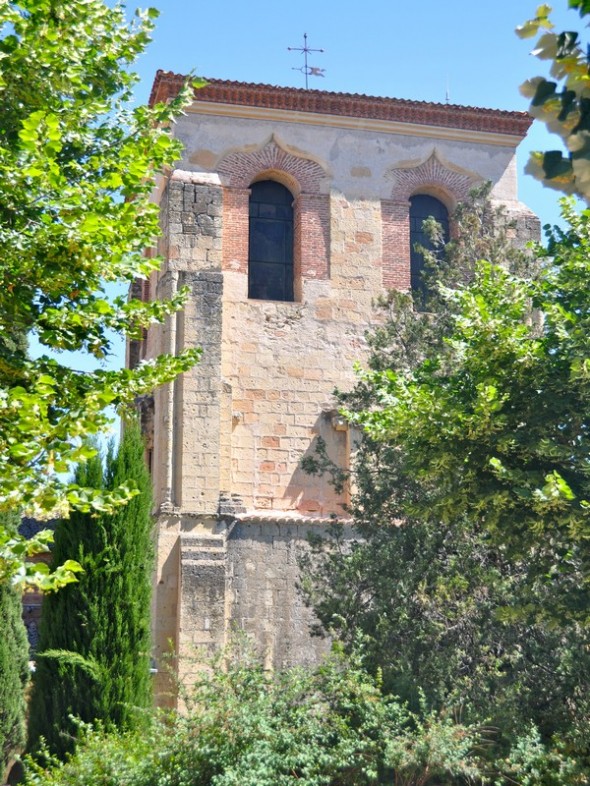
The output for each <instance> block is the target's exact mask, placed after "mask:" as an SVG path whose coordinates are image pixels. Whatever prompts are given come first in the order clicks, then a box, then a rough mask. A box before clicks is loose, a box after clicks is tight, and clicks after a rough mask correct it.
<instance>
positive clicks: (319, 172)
mask: <svg viewBox="0 0 590 786" xmlns="http://www.w3.org/2000/svg"><path fill="white" fill-rule="evenodd" d="M217 172H218V173H219V176H220V178H221V180H222V183H223V185H224V188H223V227H224V229H223V243H222V247H223V267H224V269H226V270H234V271H237V272H240V273H244V274H247V272H248V232H249V218H248V203H249V197H250V187H251V185H252V184H253V183H256V182H259V181H261V180H276V181H277V182H279V183H281V184H282V185H284V186H285V187H286V188H288V189H289V191H290V192H291V193H292V194H293V196H294V201H293V217H294V242H293V257H294V259H293V263H294V299H295V300H296V301H300V300H302V298H303V296H304V282H305V281H306V280H311V279H325V278H328V277H329V254H330V195H329V194H324V193H321V192H320V187H321V184H322V181H325V180H326V178H327V173H326V172H325V170H324V169H323V168H322V167H321V166H320V165H319V164H318V163H317V162H315V161H312V160H311V159H309V158H299V157H297V156H295V155H293V154H292V153H289V152H288V151H286V150H283V148H282V147H280V146H279V145H278V144H277V142H276V140H275V138H274V136H273V137H272V138H271V139H270V140H269V141H268V142H267V143H266V144H265V145H263V146H262V147H261V148H259V149H258V150H255V151H253V152H235V153H229V154H228V155H227V156H225V157H224V158H222V159H221V161H220V162H219V164H218V165H217Z"/></svg>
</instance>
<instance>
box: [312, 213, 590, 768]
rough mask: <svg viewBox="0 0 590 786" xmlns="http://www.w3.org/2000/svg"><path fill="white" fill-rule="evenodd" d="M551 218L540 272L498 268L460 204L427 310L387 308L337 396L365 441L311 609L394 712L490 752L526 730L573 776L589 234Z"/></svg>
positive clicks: (584, 677) (583, 663)
mask: <svg viewBox="0 0 590 786" xmlns="http://www.w3.org/2000/svg"><path fill="white" fill-rule="evenodd" d="M566 212H567V215H568V217H569V219H570V221H571V230H570V231H569V232H568V233H559V232H557V233H556V234H554V235H553V236H552V239H551V243H550V247H549V249H548V250H547V251H546V252H542V251H541V250H540V249H536V251H537V252H538V253H540V254H544V255H545V262H544V264H541V266H540V267H538V266H537V265H531V264H527V262H526V259H522V258H520V259H519V258H518V257H517V258H513V260H512V263H511V264H510V265H509V266H506V265H505V261H506V259H507V258H510V257H514V253H515V252H514V251H511V250H510V248H509V247H508V246H507V245H506V238H505V233H503V232H500V234H499V235H498V233H497V229H496V230H494V229H493V225H494V223H495V225H496V228H497V227H498V221H495V222H494V221H492V222H490V221H488V219H486V212H485V210H482V208H481V207H480V206H478V204H477V200H476V204H475V205H474V206H472V207H469V206H467V207H464V208H463V209H462V211H461V213H460V214H459V216H458V221H457V235H458V236H457V238H456V239H455V240H454V241H453V242H452V243H451V244H449V247H448V249H447V254H446V258H445V259H444V260H443V261H442V264H441V265H439V271H438V272H437V260H436V257H435V256H434V255H430V257H429V262H430V267H431V271H432V275H433V277H434V278H435V279H436V278H438V279H439V284H438V286H434V285H432V286H431V291H432V292H433V297H432V299H431V303H430V307H429V308H431V309H432V311H431V312H430V313H429V314H428V315H424V314H417V313H415V312H414V310H413V309H412V304H411V301H410V299H409V297H408V296H407V295H404V294H401V293H392V295H391V298H390V301H389V302H388V304H387V305H388V307H389V308H390V311H389V316H388V319H387V320H386V322H385V324H384V325H383V327H382V328H380V329H379V330H378V331H377V332H376V334H375V335H374V336H373V339H372V341H373V347H372V348H373V352H372V356H371V359H370V366H371V368H370V370H369V371H368V372H366V373H364V374H363V375H362V376H361V379H360V382H359V384H358V386H357V388H356V389H355V390H354V391H353V392H352V393H350V394H348V395H344V396H342V401H343V404H344V405H345V407H347V411H348V415H349V417H350V419H351V420H352V421H353V422H356V423H358V424H359V425H361V426H362V427H363V429H364V434H363V437H362V440H361V443H360V446H359V450H358V453H357V461H356V470H357V473H356V480H357V494H356V496H355V498H354V499H353V503H352V506H351V514H352V516H353V521H354V523H355V525H356V527H357V529H358V531H359V534H360V535H361V536H362V540H359V542H358V543H356V544H354V545H353V547H352V549H350V550H349V551H348V552H347V551H346V549H345V544H344V542H343V541H340V540H339V539H337V540H336V542H334V541H332V542H330V543H328V544H322V543H320V544H318V551H319V552H320V553H323V557H322V558H321V559H322V560H323V562H322V563H321V567H320V568H319V569H318V568H316V569H315V575H313V570H312V571H311V572H312V575H313V580H312V582H311V589H310V592H311V594H312V601H313V602H314V605H315V607H316V609H317V611H318V613H319V616H320V618H321V620H322V621H323V622H324V624H325V625H326V626H328V627H331V628H333V629H334V628H336V630H337V632H338V633H339V634H340V635H341V636H342V637H343V638H344V640H345V641H347V642H348V643H349V644H352V642H353V640H354V638H355V635H356V631H358V629H360V630H362V631H364V632H365V633H366V634H367V635H368V636H369V644H368V652H369V656H370V662H371V663H372V667H373V668H380V669H382V670H383V673H384V680H385V684H386V687H387V688H388V689H389V690H391V691H393V692H394V693H395V694H396V695H399V696H401V697H402V698H406V699H407V700H409V701H410V702H411V705H412V706H414V707H417V706H418V703H419V695H420V693H419V692H420V690H422V691H423V692H424V693H425V695H426V697H427V700H428V702H429V703H430V705H431V706H434V707H437V708H439V709H441V710H442V709H443V708H445V707H446V708H447V709H448V711H451V710H452V709H454V710H455V711H459V710H460V711H461V712H462V713H463V715H464V717H465V718H466V719H468V720H470V721H471V722H477V721H478V720H479V722H481V723H483V722H485V721H486V719H487V720H488V721H489V722H491V723H492V725H495V726H496V727H498V728H499V729H500V731H501V734H500V736H499V737H498V738H497V742H498V743H500V744H504V745H506V746H509V745H510V741H511V740H514V738H515V735H517V734H518V733H519V732H520V731H521V730H522V728H524V727H526V725H527V724H528V723H529V722H530V721H534V722H535V723H536V725H537V726H538V727H539V729H540V731H541V734H542V738H543V739H544V740H549V739H551V738H552V736H553V735H555V734H558V735H562V736H563V739H564V740H567V744H568V745H569V746H570V747H569V748H568V750H569V752H570V755H572V756H582V757H584V756H585V757H586V765H587V764H588V754H589V751H588V739H589V738H590V737H589V731H590V726H589V719H590V706H589V704H588V701H587V696H588V690H589V688H590V685H589V683H588V673H589V671H588V667H589V665H590V664H589V657H588V625H587V609H588V589H589V586H588V581H589V568H590V563H589V561H588V551H587V526H588V511H587V506H586V502H585V500H587V499H588V491H589V485H588V484H589V482H590V467H589V465H588V458H587V457H588V427H589V425H590V424H589V423H588V413H589V412H590V408H589V406H588V404H589V401H588V393H589V390H590V389H589V386H588V374H587V370H586V367H585V364H587V360H586V358H587V357H588V350H589V349H590V347H589V346H588V341H589V339H588V335H589V333H588V324H587V322H588V318H589V316H590V309H589V307H588V306H589V304H590V301H588V295H587V293H588V285H589V284H590V281H588V276H589V275H590V266H589V265H588V261H587V259H588V237H589V236H588V231H589V225H588V221H589V217H588V216H587V215H583V216H582V217H577V216H576V215H575V214H574V213H573V211H571V210H569V209H567V211H566ZM488 216H489V213H488ZM486 226H487V229H486ZM478 227H479V228H478ZM474 228H475V229H477V234H478V236H479V240H478V241H474V236H473V229H474ZM465 232H467V233H466V234H465ZM486 238H487V239H486ZM494 238H495V239H494ZM473 250H475V251H476V253H475V254H473V253H472V251H473ZM480 258H487V259H488V260H489V261H486V262H478V261H477V260H478V259H480ZM469 269H471V270H472V274H471V276H465V275H464V273H463V271H465V270H469ZM453 271H455V272H453ZM392 306H393V307H392ZM353 413H355V414H353ZM320 459H321V457H320ZM325 468H326V461H325V459H324V461H322V460H316V462H315V466H313V465H312V467H311V469H313V470H316V471H320V470H322V469H325ZM325 545H328V546H329V547H328V548H327V549H325V548H324V546H325ZM313 581H315V585H314V583H313Z"/></svg>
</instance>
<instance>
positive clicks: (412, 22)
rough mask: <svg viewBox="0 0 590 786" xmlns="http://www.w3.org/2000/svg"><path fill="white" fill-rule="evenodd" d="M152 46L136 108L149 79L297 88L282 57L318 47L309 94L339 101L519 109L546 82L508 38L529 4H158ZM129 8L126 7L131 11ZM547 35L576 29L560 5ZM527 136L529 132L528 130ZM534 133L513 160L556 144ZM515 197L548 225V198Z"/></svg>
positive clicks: (528, 44)
mask: <svg viewBox="0 0 590 786" xmlns="http://www.w3.org/2000/svg"><path fill="white" fill-rule="evenodd" d="M154 5H155V6H156V7H157V8H158V9H159V11H160V18H159V19H158V21H157V27H156V30H155V33H154V40H153V42H152V44H151V46H150V48H149V50H148V52H147V53H146V54H145V55H144V56H143V57H142V58H141V60H140V61H139V64H138V65H139V68H138V70H139V73H140V76H141V82H140V84H139V85H138V88H137V91H136V95H137V100H138V101H145V100H147V98H148V96H149V92H150V88H151V84H152V81H153V77H154V74H155V72H156V70H157V69H158V68H162V69H164V70H168V71H175V72H177V73H188V72H190V71H194V72H195V73H197V74H199V75H202V76H206V77H216V78H219V79H232V80H237V81H245V82H263V83H267V84H274V85H287V86H293V87H303V86H304V77H303V75H302V74H301V73H300V72H299V71H295V70H293V68H294V67H298V66H301V65H302V64H303V58H302V55H301V54H299V53H296V52H289V51H288V50H287V47H289V46H292V47H298V46H302V43H303V33H304V32H307V34H308V45H309V46H311V47H313V48H322V49H324V50H325V52H324V53H323V54H315V55H311V56H310V61H309V62H310V63H311V64H312V65H314V66H318V67H320V68H324V69H325V77H324V78H315V79H314V78H310V87H313V88H315V89H323V90H331V91H337V92H348V93H365V94H368V95H380V96H390V97H395V98H410V99H416V100H420V101H438V102H444V101H445V95H446V91H447V87H448V90H449V93H450V100H451V102H452V103H457V104H465V105H469V106H485V107H491V108H498V109H517V110H526V108H527V101H526V100H525V99H524V98H522V97H521V96H520V94H519V91H518V86H519V85H520V84H521V83H522V82H523V81H524V80H525V79H527V78H529V77H532V76H536V75H537V74H541V73H544V68H543V65H544V64H543V63H541V62H540V61H538V60H537V59H536V58H534V57H531V56H530V55H529V52H530V50H531V48H532V46H533V43H534V39H532V40H527V41H522V40H521V39H519V38H518V37H517V36H516V35H515V33H514V28H515V27H516V26H517V25H518V24H521V23H522V22H524V21H526V20H527V19H530V18H531V17H533V16H535V10H536V5H537V4H536V3H535V2H529V0H494V2H491V3H486V2H477V1H476V2H474V1H473V0H445V2H441V0H422V1H421V2H411V0H410V1H408V0H387V1H386V0H365V2H364V3H363V4H362V5H361V4H360V3H355V4H349V3H346V2H335V1H334V0H315V1H314V0H295V2H292V3H285V2H278V1H277V0H274V1H273V0H248V2H241V1H240V0H215V1H214V2H212V1H211V0H210V2H208V3H202V2H194V1H192V2H191V0H159V2H158V1H156V2H155V3H154ZM130 7H131V4H130ZM553 17H554V22H555V24H556V27H557V29H559V30H562V29H576V30H581V29H582V23H581V20H580V18H579V15H578V13H577V12H575V11H571V10H568V9H567V0H559V2H558V3H556V4H555V6H554V13H553ZM535 125H536V124H535ZM558 142H559V140H557V138H556V137H553V138H551V137H550V136H549V135H547V134H546V132H544V129H543V127H542V126H539V127H538V128H536V127H533V129H532V130H531V132H530V133H529V137H528V139H527V140H526V141H525V142H524V143H523V144H522V145H521V148H520V149H519V164H520V166H519V169H520V171H521V173H522V167H523V166H524V163H525V162H526V159H527V157H528V150H530V149H547V148H549V147H555V146H556V145H558ZM520 197H521V199H522V200H523V201H524V202H526V204H528V205H529V207H531V208H532V209H533V210H534V211H535V212H536V213H537V214H538V215H539V216H540V218H541V221H542V223H546V222H550V223H553V222H554V221H557V219H558V215H559V212H558V208H557V197H558V195H557V192H555V191H552V190H550V189H546V188H544V187H543V186H542V185H541V184H539V183H537V182H536V181H534V180H533V179H532V178H530V177H528V176H524V175H523V174H521V175H520Z"/></svg>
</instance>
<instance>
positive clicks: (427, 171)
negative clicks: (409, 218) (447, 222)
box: [388, 150, 481, 208]
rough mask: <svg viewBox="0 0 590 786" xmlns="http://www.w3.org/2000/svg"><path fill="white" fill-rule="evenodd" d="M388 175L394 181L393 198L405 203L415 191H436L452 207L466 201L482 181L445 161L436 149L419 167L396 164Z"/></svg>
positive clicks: (416, 192) (436, 194)
mask: <svg viewBox="0 0 590 786" xmlns="http://www.w3.org/2000/svg"><path fill="white" fill-rule="evenodd" d="M388 175H389V177H391V179H392V180H393V182H394V186H393V190H392V193H391V198H392V200H394V201H396V202H398V201H400V202H401V201H402V200H406V199H409V198H410V197H411V196H412V195H413V194H418V193H420V194H432V195H433V196H436V197H437V198H439V199H440V198H441V197H442V200H441V201H443V202H445V203H446V204H447V207H448V208H453V207H455V205H456V204H457V202H461V201H462V200H464V199H465V198H466V197H467V195H468V194H469V191H470V190H471V189H472V188H473V186H474V185H475V184H476V183H478V182H481V178H480V177H478V176H477V175H475V174H472V173H470V172H467V171H466V170H462V169H460V168H459V167H452V166H449V165H448V164H446V163H444V162H442V161H441V160H440V158H439V157H438V153H437V151H436V150H433V151H432V154H431V155H430V158H428V159H426V161H423V162H422V163H421V164H419V165H418V166H401V167H394V168H392V169H390V170H389V172H388ZM445 197H446V198H445Z"/></svg>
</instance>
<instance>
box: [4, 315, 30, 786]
mask: <svg viewBox="0 0 590 786" xmlns="http://www.w3.org/2000/svg"><path fill="white" fill-rule="evenodd" d="M26 354H27V337H26V332H25V331H23V330H20V329H19V328H18V326H15V325H13V326H12V329H10V330H3V331H2V334H1V335H0V383H2V382H8V383H9V384H10V383H13V382H14V381H15V379H18V376H19V371H20V368H21V366H22V363H23V361H24V359H25V358H26ZM19 523H20V516H19V515H18V513H16V512H3V513H0V531H4V532H7V533H10V532H11V531H16V529H17V528H18V525H19ZM28 681H29V643H28V641H27V632H26V629H25V625H24V622H23V619H22V601H21V593H20V592H19V591H18V590H16V589H15V588H14V587H12V586H11V585H10V584H9V583H7V582H0V782H2V783H4V780H3V774H4V771H5V769H6V767H7V765H8V764H9V763H10V761H11V760H12V758H13V756H14V755H15V754H16V753H17V752H19V751H20V750H21V749H22V747H23V745H24V743H25V688H26V686H27V683H28Z"/></svg>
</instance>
